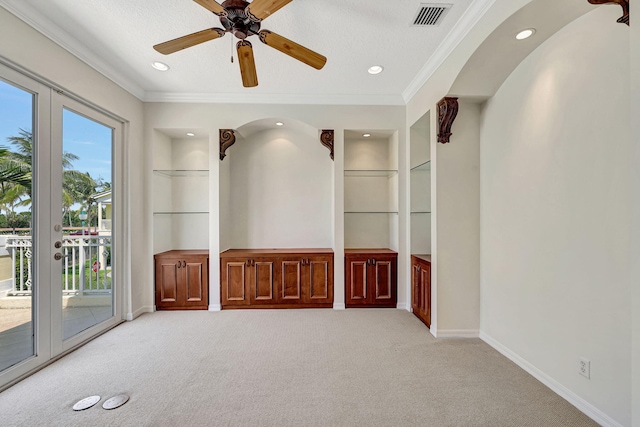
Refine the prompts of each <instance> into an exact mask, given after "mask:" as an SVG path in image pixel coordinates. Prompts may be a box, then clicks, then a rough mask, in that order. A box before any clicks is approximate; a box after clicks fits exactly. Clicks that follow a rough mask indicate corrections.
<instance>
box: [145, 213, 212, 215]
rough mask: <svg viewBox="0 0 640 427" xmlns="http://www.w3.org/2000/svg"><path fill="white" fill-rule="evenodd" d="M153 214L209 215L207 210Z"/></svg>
mask: <svg viewBox="0 0 640 427" xmlns="http://www.w3.org/2000/svg"><path fill="white" fill-rule="evenodd" d="M153 214H154V215H209V212H154V213H153Z"/></svg>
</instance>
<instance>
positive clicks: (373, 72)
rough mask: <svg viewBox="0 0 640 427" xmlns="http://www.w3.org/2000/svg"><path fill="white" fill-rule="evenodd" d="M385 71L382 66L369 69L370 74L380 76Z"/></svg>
mask: <svg viewBox="0 0 640 427" xmlns="http://www.w3.org/2000/svg"><path fill="white" fill-rule="evenodd" d="M383 70H384V68H383V67H382V66H380V65H374V66H373V67H371V68H369V74H380V73H381V72H382V71H383Z"/></svg>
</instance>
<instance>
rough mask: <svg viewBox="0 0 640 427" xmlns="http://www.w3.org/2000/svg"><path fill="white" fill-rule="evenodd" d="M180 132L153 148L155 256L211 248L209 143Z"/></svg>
mask: <svg viewBox="0 0 640 427" xmlns="http://www.w3.org/2000/svg"><path fill="white" fill-rule="evenodd" d="M180 133H181V132H179V131H176V132H169V134H164V133H160V132H158V134H157V140H156V145H155V147H154V148H155V150H154V159H153V166H154V169H153V217H154V253H159V252H164V251H169V250H192V249H208V248H209V156H208V152H209V140H208V138H202V137H201V138H195V139H194V138H188V137H184V138H182V137H176V135H179V134H180ZM183 135H184V134H183Z"/></svg>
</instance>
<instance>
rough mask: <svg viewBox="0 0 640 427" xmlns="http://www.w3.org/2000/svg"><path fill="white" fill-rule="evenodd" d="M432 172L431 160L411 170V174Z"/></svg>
mask: <svg viewBox="0 0 640 427" xmlns="http://www.w3.org/2000/svg"><path fill="white" fill-rule="evenodd" d="M430 170H431V160H427V161H426V162H424V163H421V164H419V165H418V166H414V167H412V168H411V172H429V171H430Z"/></svg>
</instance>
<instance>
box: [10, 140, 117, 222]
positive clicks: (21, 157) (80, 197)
mask: <svg viewBox="0 0 640 427" xmlns="http://www.w3.org/2000/svg"><path fill="white" fill-rule="evenodd" d="M7 141H8V142H9V143H10V144H11V145H12V149H9V148H7V147H1V146H0V213H2V215H0V227H2V228H13V229H15V228H23V227H24V228H26V227H29V226H30V217H29V221H28V222H26V223H25V220H26V218H25V217H24V215H22V214H23V212H21V213H16V212H15V209H16V208H17V207H21V206H22V207H25V206H30V205H31V191H32V164H33V133H32V132H30V131H27V130H24V129H20V131H19V132H18V135H17V136H10V137H9V138H7ZM78 159H79V157H78V156H76V155H75V154H73V153H69V152H65V153H63V155H62V168H63V171H62V174H63V182H62V191H63V194H62V204H63V212H62V215H63V218H64V219H63V224H64V225H65V226H72V227H79V226H81V225H82V224H81V221H80V219H79V218H78V213H79V212H73V211H72V210H71V206H73V205H77V204H79V205H80V206H81V208H80V210H82V209H84V210H86V211H87V214H88V218H87V221H86V222H85V225H87V226H91V227H95V226H97V225H98V208H97V206H96V200H95V198H94V196H95V195H96V194H97V193H99V192H102V191H107V190H110V189H111V183H108V182H104V181H103V180H101V179H94V178H92V177H91V175H89V173H88V172H80V171H77V170H74V169H73V162H74V161H75V160H78ZM3 216H4V218H3Z"/></svg>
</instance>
